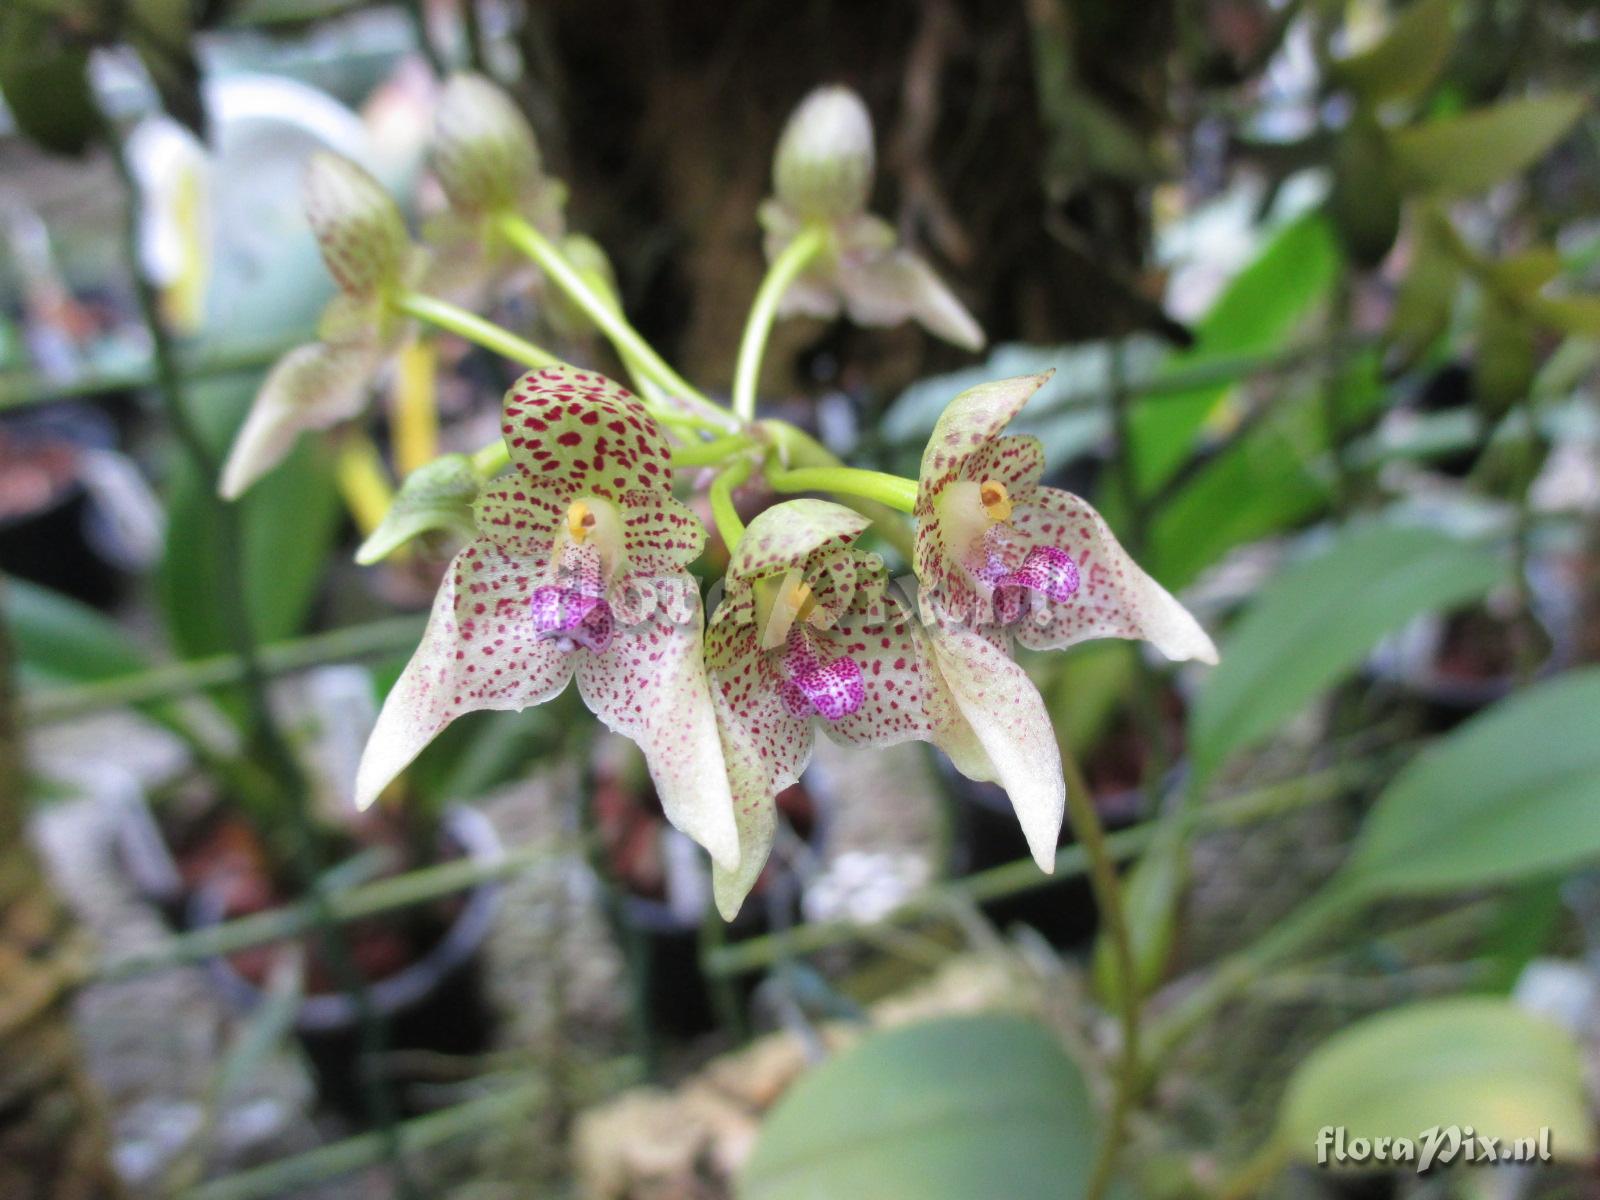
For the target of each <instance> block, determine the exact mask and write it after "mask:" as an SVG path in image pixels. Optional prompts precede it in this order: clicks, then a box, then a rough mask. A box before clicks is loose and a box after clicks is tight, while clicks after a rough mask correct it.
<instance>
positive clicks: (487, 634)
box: [356, 366, 739, 870]
mask: <svg viewBox="0 0 1600 1200" xmlns="http://www.w3.org/2000/svg"><path fill="white" fill-rule="evenodd" d="M502 433H503V434H504V437H505V440H506V443H507V447H508V449H509V452H510V457H511V470H510V471H509V473H507V474H506V475H504V476H502V477H501V478H500V479H499V480H497V481H496V483H495V484H494V485H492V486H491V487H490V488H488V489H487V490H485V491H484V492H483V493H482V494H481V495H480V496H479V498H478V500H477V503H476V505H475V508H474V516H475V519H476V524H477V531H478V536H477V538H476V539H475V540H473V541H472V542H471V543H469V544H468V545H467V546H466V547H465V548H464V549H462V550H461V551H460V552H459V553H458V554H457V555H456V556H455V558H454V559H453V560H452V562H451V563H450V566H449V568H448V570H447V571H446V574H445V578H444V582H443V583H442V584H441V586H440V589H439V594H438V596H437V598H436V599H435V601H434V605H433V612H432V615H431V616H430V617H429V619H428V625H427V629H426V630H425V631H424V633H423V636H422V643H421V645H420V646H418V648H417V651H416V654H415V655H414V656H413V657H412V659H411V662H410V663H409V664H408V665H407V666H406V669H405V671H404V673H403V674H402V675H401V676H400V679H399V680H398V682H396V684H395V686H394V688H393V689H392V690H391V691H390V693H389V696H388V699H387V700H386V701H385V702H384V706H383V711H382V712H381V713H380V714H379V716H378V723H377V726H376V727H375V728H374V730H373V733H372V737H371V740H370V741H369V742H368V743H367V748H366V751H365V753H364V754H363V755H362V760H361V765H360V768H359V770H358V772H357V778H356V800H357V803H358V804H360V805H361V806H363V807H365V806H366V805H369V804H371V803H372V802H373V800H374V799H376V798H377V796H378V794H379V793H380V792H381V791H382V790H383V789H384V788H385V787H386V786H387V785H388V784H389V783H390V781H391V780H393V779H394V777H395V776H396V775H398V774H399V773H400V771H401V770H403V769H404V768H405V766H406V765H407V764H408V763H410V762H411V760H412V759H413V758H415V757H416V756H417V754H418V753H420V752H421V750H422V748H423V747H424V746H426V745H427V744H428V743H429V742H430V741H431V740H432V739H433V738H434V736H435V735H437V734H438V733H439V731H440V730H442V729H443V728H444V727H445V726H446V725H448V724H449V723H450V722H451V721H453V720H455V719H456V718H457V717H459V716H461V715H462V714H463V713H468V712H474V711H478V710H483V709H510V710H521V709H523V708H526V707H528V706H529V705H533V704H542V703H544V702H545V701H547V700H550V699H552V698H553V697H555V696H556V695H558V694H559V693H560V692H561V691H562V690H563V689H564V688H565V687H566V685H567V681H568V680H569V679H571V678H572V677H573V676H574V675H576V676H577V680H578V690H579V693H580V694H581V695H582V697H583V700H584V703H585V704H587V705H588V706H589V708H590V710H591V711H593V712H594V714H595V715H596V716H598V717H599V718H600V719H601V720H602V721H603V722H605V724H606V725H607V726H609V727H610V728H611V729H613V730H615V731H616V732H618V733H621V734H623V735H625V736H627V737H630V738H632V739H633V740H634V741H635V742H637V743H638V744H639V747H640V748H641V749H642V750H643V752H644V756H645V761H646V763H647V764H648V765H649V768H650V773H651V776H652V777H653V779H654V780H655V784H656V790H657V792H658V793H659V795H660V796H661V803H662V807H663V809H664V810H665V812H666V816H667V819H668V820H669V821H671V822H672V823H673V824H674V825H676V826H677V827H678V828H679V829H681V830H683V831H684V832H685V833H686V834H688V835H689V836H690V837H692V838H693V839H694V840H695V841H697V842H699V843H700V844H701V845H702V846H704V847H705V848H706V849H707V850H708V851H709V852H710V854H711V856H712V858H713V860H714V861H715V862H716V863H717V864H718V865H719V866H721V867H723V868H725V869H728V870H733V869H735V868H736V867H737V865H738V863H739V840H738V835H737V832H736V829H735V825H734V817H733V806H732V800H731V798H730V795H729V790H728V779H727V774H726V772H725V770H724V768H723V760H722V752H721V747H720V743H719V740H718V734H717V723H716V720H715V717H714V715H713V710H712V702H711V694H710V692H709V690H708V688H707V683H706V674H705V664H704V660H703V657H702V652H701V634H702V628H703V621H702V613H701V605H700V593H699V590H698V588H697V587H696V585H695V582H694V579H693V577H692V576H690V575H689V573H688V572H687V571H686V570H685V567H686V566H687V564H688V563H689V562H691V561H692V560H693V559H694V558H695V557H696V556H697V555H698V554H699V553H700V550H701V548H702V546H703V545H704V542H705V530H704V528H703V527H702V526H701V525H700V522H699V521H698V520H697V519H696V518H695V516H694V514H693V513H692V512H690V510H689V509H688V508H686V507H685V506H684V505H682V504H680V503H679V502H678V501H677V500H675V499H674V498H673V496H672V467H671V461H670V454H671V451H670V448H669V446H668V444H667V440H666V438H665V437H664V436H663V434H662V432H661V429H660V428H659V427H658V426H657V425H656V423H655V422H654V421H653V420H652V419H651V418H650V416H649V414H648V413H646V411H645V409H644V407H643V405H641V404H640V403H639V401H638V400H637V399H635V398H634V397H633V396H632V395H631V394H630V393H628V392H627V391H626V390H625V389H623V388H622V387H620V386H619V385H617V384H615V383H613V382H611V381H610V380H609V379H606V378H604V377H602V376H600V375H597V374H593V373H588V372H583V371H578V370H575V369H573V368H571V367H566V366H559V367H548V368H545V369H543V370H539V371H533V372H530V373H529V374H527V375H524V376H523V377H522V378H521V379H520V380H518V382H517V383H516V384H515V386H513V387H512V388H511V390H510V391H508V392H507V393H506V397H505V406H504V411H503V424H502Z"/></svg>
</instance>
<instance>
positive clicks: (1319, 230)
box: [1107, 212, 1340, 582]
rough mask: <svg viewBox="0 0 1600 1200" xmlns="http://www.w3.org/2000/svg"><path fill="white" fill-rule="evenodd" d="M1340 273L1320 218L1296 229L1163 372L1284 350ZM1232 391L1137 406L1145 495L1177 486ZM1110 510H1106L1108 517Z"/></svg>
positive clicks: (1240, 277)
mask: <svg viewBox="0 0 1600 1200" xmlns="http://www.w3.org/2000/svg"><path fill="white" fill-rule="evenodd" d="M1339 265H1340V255H1339V248H1338V245H1337V243H1336V240H1335V238H1334V234H1333V229H1332V227H1331V226H1330V225H1329V223H1328V220H1327V218H1326V217H1325V216H1324V215H1323V214H1322V213H1320V212H1311V213H1307V214H1305V215H1304V216H1301V217H1297V218H1296V219H1295V220H1293V221H1290V222H1289V223H1288V224H1286V225H1284V226H1283V228H1281V229H1279V230H1278V231H1277V232H1276V233H1275V234H1273V236H1272V238H1271V240H1270V241H1269V242H1268V243H1267V244H1266V246H1265V247H1264V248H1263V249H1262V251H1261V253H1260V254H1259V255H1258V256H1257V257H1256V258H1255V260H1254V261H1253V262H1251V263H1250V265H1249V266H1247V267H1245V268H1244V269H1243V270H1242V271H1240V272H1239V273H1238V274H1237V275H1235V276H1234V278H1233V279H1232V281H1231V282H1230V283H1229V284H1228V286H1227V287H1226V288H1225V289H1224V290H1223V292H1222V294H1221V295H1220V296H1219V297H1218V298H1217V301H1216V303H1215V304H1214V305H1212V307H1211V311H1210V312H1209V313H1207V314H1206V317H1205V319H1204V320H1202V321H1201V322H1200V323H1199V325H1198V326H1197V327H1196V329H1195V344H1194V347H1193V348H1192V349H1190V350H1187V351H1185V352H1184V353H1182V354H1175V355H1173V356H1172V357H1171V358H1169V359H1168V360H1167V362H1166V364H1165V367H1164V372H1166V373H1170V372H1179V371H1189V370H1194V369H1197V368H1200V367H1202V366H1204V365H1205V364H1207V363H1210V362H1215V361H1218V360H1223V359H1230V358H1235V357H1238V356H1240V355H1248V354H1265V353H1269V352H1271V351H1273V350H1278V349H1281V348H1282V347H1283V345H1284V342H1285V340H1286V339H1287V338H1288V336H1289V334H1290V333H1291V332H1292V331H1293V330H1294V328H1295V326H1296V325H1298V324H1299V323H1300V321H1301V320H1302V319H1303V318H1304V317H1305V315H1306V314H1307V312H1308V311H1309V310H1310V309H1311V308H1312V307H1313V306H1314V305H1315V304H1316V303H1317V302H1318V301H1319V300H1321V299H1322V298H1323V297H1324V296H1325V295H1326V294H1327V292H1328V289H1329V287H1330V286H1331V285H1332V283H1333V279H1334V275H1335V274H1336V272H1337V271H1338V269H1339ZM1233 387H1234V384H1232V383H1219V384H1213V385H1209V386H1202V387H1196V388H1192V389H1190V390H1188V391H1185V392H1180V393H1177V394H1169V395H1161V396H1152V397H1149V398H1146V399H1143V400H1138V401H1135V403H1134V406H1133V412H1132V414H1131V417H1130V419H1131V423H1132V434H1133V443H1134V465H1135V468H1136V470H1137V473H1138V479H1139V485H1140V488H1141V490H1143V491H1145V492H1150V491H1153V490H1155V489H1156V488H1158V487H1160V486H1161V485H1162V484H1163V483H1165V482H1166V481H1167V480H1168V479H1169V478H1171V476H1172V474H1173V472H1174V471H1176V470H1177V469H1178V468H1179V467H1180V466H1181V465H1182V464H1183V462H1184V461H1185V460H1186V459H1187V458H1188V457H1189V456H1190V454H1191V453H1192V452H1193V449H1194V441H1195V436H1196V435H1197V434H1198V433H1199V431H1200V428H1201V426H1202V425H1203V424H1204V423H1205V421H1206V418H1207V417H1209V416H1210V415H1211V414H1212V413H1213V412H1214V411H1215V410H1216V408H1217V406H1218V405H1219V404H1220V403H1221V402H1222V401H1223V400H1224V399H1225V398H1226V397H1227V396H1228V395H1229V394H1230V393H1231V392H1232V391H1233ZM1112 507H1113V506H1111V505H1107V508H1108V511H1109V510H1110V509H1111V508H1112ZM1113 523H1114V524H1115V522H1113ZM1164 582H1165V581H1164Z"/></svg>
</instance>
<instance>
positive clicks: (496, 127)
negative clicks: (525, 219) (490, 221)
mask: <svg viewBox="0 0 1600 1200" xmlns="http://www.w3.org/2000/svg"><path fill="white" fill-rule="evenodd" d="M430 162H431V163H432V166H433V172H434V174H435V175H436V176H438V179H439V183H440V185H441V186H442V187H443V188H444V190H445V195H447V196H449V197H450V204H451V205H452V207H454V208H455V209H456V210H458V211H460V212H463V213H475V214H476V213H489V212H495V211H497V210H500V209H508V208H513V207H515V205H516V204H517V202H518V201H519V200H520V199H521V198H522V196H523V194H524V192H525V191H526V190H527V189H528V187H529V186H530V185H531V184H533V183H534V182H535V181H536V180H537V179H538V178H539V174H540V156H539V143H538V141H537V140H536V139H535V138H534V135H533V129H532V127H530V126H529V124H528V122H527V119H526V118H525V117H524V116H523V115H522V112H521V111H520V110H519V109H518V108H517V106H516V105H515V104H514V103H512V100H511V97H510V96H508V95H506V93H505V92H504V91H502V90H501V89H500V88H498V87H496V86H495V85H494V84H493V83H491V82H490V81H489V80H487V79H485V78H484V77H483V76H481V75H468V74H458V75H452V76H451V77H450V82H449V83H447V84H446V85H445V89H444V94H443V95H442V96H441V97H440V100H439V108H438V111H437V112H436V114H435V115H434V136H433V148H432V151H431V153H430Z"/></svg>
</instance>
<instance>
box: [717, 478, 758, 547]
mask: <svg viewBox="0 0 1600 1200" xmlns="http://www.w3.org/2000/svg"><path fill="white" fill-rule="evenodd" d="M753 470H755V463H754V462H753V461H751V460H750V459H748V458H745V459H740V460H739V461H738V462H736V463H733V464H732V465H730V466H728V467H727V468H726V469H724V470H723V471H722V473H721V474H719V475H718V476H717V477H716V478H715V479H713V480H712V481H711V489H710V492H709V494H708V495H709V499H710V501H711V519H712V521H713V522H715V523H716V526H717V533H718V534H720V535H721V537H722V544H723V545H724V546H726V547H727V548H728V550H729V552H730V553H731V552H732V551H733V548H734V547H735V546H737V545H738V544H739V539H740V538H742V537H744V522H743V521H741V520H740V519H739V511H738V509H736V508H735V507H734V504H733V489H734V488H736V487H738V486H739V485H740V484H742V483H743V482H744V481H745V480H747V479H749V478H750V473H751V472H752V471H753Z"/></svg>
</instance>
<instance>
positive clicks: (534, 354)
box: [389, 292, 561, 367]
mask: <svg viewBox="0 0 1600 1200" xmlns="http://www.w3.org/2000/svg"><path fill="white" fill-rule="evenodd" d="M389 304H390V306H391V307H392V308H393V309H394V310H395V311H396V312H399V313H404V314H405V315H406V316H408V317H415V318H417V320H419V321H426V322H427V323H428V324H430V325H436V326H438V327H439V328H440V329H444V330H447V331H449V332H450V333H453V334H455V335H456V336H457V337H463V338H466V340H467V341H469V342H471V343H473V344H474V345H477V346H482V347H483V348H484V349H485V350H493V351H494V352H495V353H496V354H499V355H501V356H502V357H504V358H509V359H511V361H513V362H519V363H522V364H523V365H524V366H528V367H554V366H557V365H558V364H559V363H560V362H561V360H560V359H559V358H557V357H556V356H555V355H554V354H551V353H550V351H548V350H546V349H545V348H544V347H543V346H536V345H534V343H532V342H530V341H528V340H527V339H525V338H520V337H518V336H517V335H516V334H514V333H512V332H510V331H509V330H507V329H502V328H501V327H500V326H498V325H496V324H495V323H494V322H493V321H486V320H484V319H483V318H482V317H480V316H478V315H477V314H476V313H472V312H468V311H467V310H466V309H464V308H462V307H461V306H460V305H457V304H451V303H450V302H449V301H448V300H440V299H438V298H437V297H435V296H424V295H423V294H422V293H421V292H401V293H400V294H399V295H397V296H395V297H394V298H393V299H391V300H390V301H389Z"/></svg>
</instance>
